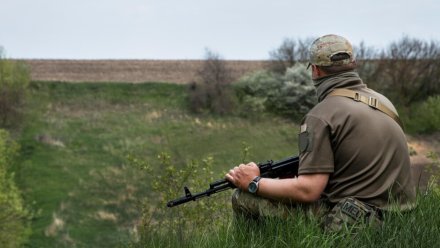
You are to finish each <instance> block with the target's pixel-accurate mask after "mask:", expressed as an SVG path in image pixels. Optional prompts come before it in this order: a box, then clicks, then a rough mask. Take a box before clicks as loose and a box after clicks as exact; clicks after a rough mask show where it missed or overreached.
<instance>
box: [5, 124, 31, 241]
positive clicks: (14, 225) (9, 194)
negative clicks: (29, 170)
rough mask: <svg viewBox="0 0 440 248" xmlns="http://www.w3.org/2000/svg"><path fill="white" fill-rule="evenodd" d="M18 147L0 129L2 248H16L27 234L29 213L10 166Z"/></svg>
mask: <svg viewBox="0 0 440 248" xmlns="http://www.w3.org/2000/svg"><path fill="white" fill-rule="evenodd" d="M18 150H19V146H18V144H17V143H15V142H14V141H12V140H11V138H10V137H9V134H8V133H7V132H6V131H4V130H2V129H0V223H1V225H0V244H2V247H18V246H19V245H20V244H21V243H23V241H25V240H26V238H27V234H28V231H29V230H28V228H27V218H28V217H29V213H28V211H27V210H26V208H25V207H24V205H23V200H22V199H21V195H20V191H19V190H18V188H17V187H16V186H15V182H14V174H13V173H10V172H9V171H10V169H11V166H12V165H13V164H14V162H15V161H14V160H15V159H16V156H17V154H18Z"/></svg>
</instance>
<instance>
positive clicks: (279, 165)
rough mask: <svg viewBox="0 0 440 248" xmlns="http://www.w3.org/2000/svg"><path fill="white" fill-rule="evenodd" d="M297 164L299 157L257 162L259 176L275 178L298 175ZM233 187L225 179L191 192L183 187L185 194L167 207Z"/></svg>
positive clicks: (233, 186)
mask: <svg viewBox="0 0 440 248" xmlns="http://www.w3.org/2000/svg"><path fill="white" fill-rule="evenodd" d="M298 166H299V157H298V156H296V157H289V158H286V159H283V160H280V161H276V162H274V161H272V160H269V161H267V162H265V163H259V164H258V167H259V168H260V176H261V177H267V178H277V177H289V176H290V177H291V176H297V175H298ZM233 188H235V185H234V184H232V183H231V182H229V181H228V180H226V179H222V180H218V181H215V182H213V183H211V184H209V189H207V190H205V191H203V192H200V193H196V194H194V195H193V194H191V192H190V191H189V189H188V187H186V186H185V187H184V191H185V196H183V197H180V198H177V199H175V200H171V201H169V202H168V203H167V207H170V208H171V207H175V206H178V205H181V204H184V203H187V202H189V201H195V200H197V199H199V198H203V197H207V196H210V195H213V194H216V193H219V192H222V191H225V190H228V189H233Z"/></svg>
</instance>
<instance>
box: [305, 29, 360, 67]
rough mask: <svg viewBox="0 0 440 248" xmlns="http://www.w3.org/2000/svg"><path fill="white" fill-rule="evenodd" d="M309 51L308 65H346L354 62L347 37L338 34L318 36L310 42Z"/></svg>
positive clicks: (351, 48)
mask: <svg viewBox="0 0 440 248" xmlns="http://www.w3.org/2000/svg"><path fill="white" fill-rule="evenodd" d="M309 52H310V61H309V66H310V65H312V64H313V65H318V66H332V65H346V64H350V63H352V62H354V54H353V47H352V46H351V44H350V42H349V41H348V40H347V39H345V38H344V37H342V36H339V35H334V34H329V35H324V36H322V37H319V38H318V39H316V40H315V41H314V42H313V43H312V45H311V46H310V50H309ZM335 55H338V56H335ZM307 68H308V67H307Z"/></svg>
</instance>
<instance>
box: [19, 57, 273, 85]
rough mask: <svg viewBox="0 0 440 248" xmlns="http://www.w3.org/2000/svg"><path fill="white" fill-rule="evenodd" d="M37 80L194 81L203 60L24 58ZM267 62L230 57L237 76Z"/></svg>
mask: <svg viewBox="0 0 440 248" xmlns="http://www.w3.org/2000/svg"><path fill="white" fill-rule="evenodd" d="M25 62H26V63H27V64H28V66H29V68H30V71H31V78H32V80H35V81H63V82H131V83H141V82H172V83H188V82H191V81H194V80H195V78H196V73H197V71H198V70H199V68H200V67H201V65H202V63H203V60H49V59H44V60H42V59H31V60H25ZM267 63H268V62H267V61H245V60H242V61H241V60H227V61H226V66H227V67H228V68H230V69H231V73H232V76H233V77H234V78H235V79H237V78H239V77H241V76H243V75H246V74H249V73H251V72H255V71H258V70H262V69H264V68H265V66H266V65H267Z"/></svg>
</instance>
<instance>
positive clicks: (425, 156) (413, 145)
mask: <svg viewBox="0 0 440 248" xmlns="http://www.w3.org/2000/svg"><path fill="white" fill-rule="evenodd" d="M408 145H409V147H410V150H411V151H412V152H411V153H412V156H411V166H412V167H411V169H412V172H413V180H414V182H415V184H416V185H417V186H418V187H419V189H420V190H422V191H423V190H425V189H426V186H427V184H428V182H429V179H430V177H431V174H432V173H433V172H434V173H436V174H440V168H439V166H440V165H439V164H438V162H439V161H438V160H437V163H436V164H434V159H433V158H432V155H433V154H436V155H437V156H440V133H437V134H434V135H430V136H414V137H410V136H408Z"/></svg>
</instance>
